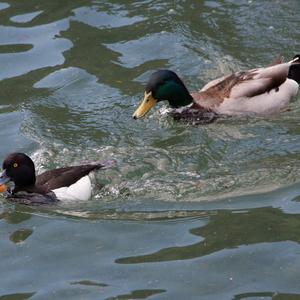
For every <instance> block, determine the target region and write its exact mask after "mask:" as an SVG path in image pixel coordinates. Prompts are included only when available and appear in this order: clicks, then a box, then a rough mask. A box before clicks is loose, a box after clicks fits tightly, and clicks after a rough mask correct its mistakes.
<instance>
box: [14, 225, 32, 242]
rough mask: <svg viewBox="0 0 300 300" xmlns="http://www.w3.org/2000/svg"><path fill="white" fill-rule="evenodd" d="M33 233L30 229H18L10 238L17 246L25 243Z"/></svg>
mask: <svg viewBox="0 0 300 300" xmlns="http://www.w3.org/2000/svg"><path fill="white" fill-rule="evenodd" d="M32 233H33V230H32V229H30V228H22V229H18V230H16V231H14V232H13V233H12V234H11V235H10V236H9V239H10V240H11V241H12V242H14V243H15V244H18V243H21V242H24V241H25V240H26V239H27V238H28V237H29V236H30V235H31V234H32Z"/></svg>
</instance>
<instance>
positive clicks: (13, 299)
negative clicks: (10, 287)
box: [0, 293, 35, 300]
mask: <svg viewBox="0 0 300 300" xmlns="http://www.w3.org/2000/svg"><path fill="white" fill-rule="evenodd" d="M34 294H35V293H17V294H7V295H2V296H1V295H0V300H26V299H30V298H31V297H32V296H33V295H34Z"/></svg>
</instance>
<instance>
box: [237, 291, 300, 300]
mask: <svg viewBox="0 0 300 300" xmlns="http://www.w3.org/2000/svg"><path fill="white" fill-rule="evenodd" d="M257 298H259V299H266V300H267V299H270V300H299V299H300V294H285V293H278V292H257V293H244V294H239V295H236V296H234V298H233V300H242V299H249V300H251V299H257Z"/></svg>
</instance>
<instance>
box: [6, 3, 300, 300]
mask: <svg viewBox="0 0 300 300" xmlns="http://www.w3.org/2000/svg"><path fill="white" fill-rule="evenodd" d="M299 15H300V2H299V1H298V0H289V1H277V0H274V1H267V0H257V1H254V0H253V1H244V0H241V1H232V0H223V1H221V0H220V1H216V0H215V1H213V0H211V1H188V0H187V1H150V0H145V1H100V0H98V1H96V0H94V1H88V0H73V1H69V0H65V1H58V0H51V1H50V0H48V1H46V0H44V1H41V0H26V1H22V0H8V1H6V2H5V3H4V2H0V126H1V130H0V139H1V147H0V159H1V160H3V158H4V157H5V155H7V154H8V153H10V152H14V151H22V152H26V153H27V154H29V155H30V156H32V158H33V160H34V161H35V163H36V165H37V169H38V172H41V171H43V170H46V169H50V168H55V167H59V166H63V165H68V164H75V163H77V162H81V161H84V160H96V159H115V160H116V162H117V165H116V167H114V168H113V169H111V170H106V171H104V172H102V173H98V174H97V175H96V182H97V184H96V190H95V194H94V195H93V198H92V199H91V200H90V201H88V202H85V203H82V202H81V203H74V202H73V203H61V204H59V205H57V206H52V207H26V206H21V205H14V204H12V203H9V202H7V200H6V199H5V198H0V299H1V300H4V299H5V300H20V299H148V298H149V299H204V300H206V299H207V300H216V299H234V300H238V299H251V300H254V299H268V300H269V299H275V300H296V299H300V247H299V242H300V203H299V202H300V181H299V175H300V124H299V115H300V105H299V100H298V101H297V100H296V101H294V102H293V103H291V105H290V110H289V111H287V112H284V113H282V114H281V115H277V116H271V117H269V118H242V119H233V118H228V119H222V120H218V121H217V122H216V123H213V124H210V125H207V126H201V127H196V126H188V125H186V124H182V123H178V122H174V121H173V120H172V119H170V118H168V117H167V115H166V114H164V111H165V106H164V105H159V106H158V107H157V108H156V109H153V111H152V112H151V113H150V115H149V116H148V118H146V119H143V120H138V121H135V120H133V119H132V118H131V115H132V113H133V111H134V109H135V107H136V105H137V103H138V102H139V100H140V98H141V97H142V95H143V87H144V85H145V82H146V81H147V78H148V77H149V75H150V74H151V72H152V71H153V70H155V69H157V68H170V69H172V70H174V71H176V72H177V73H178V74H179V75H180V76H181V77H182V78H183V80H184V81H185V83H186V85H187V86H188V88H189V89H190V90H191V91H192V90H196V89H200V88H201V86H202V85H204V83H205V82H207V81H209V80H211V79H214V78H216V77H218V76H221V75H223V74H227V73H228V72H231V71H236V70H241V69H247V68H253V67H256V66H264V65H267V64H268V63H269V62H270V61H272V60H273V58H274V57H276V56H277V55H278V54H282V55H284V56H285V57H286V58H287V59H289V58H291V57H293V56H294V54H296V53H299V52H300V42H299V36H300V29H299ZM298 99H299V97H298ZM101 184H104V185H105V186H104V188H103V189H100V188H99V186H100V185H101Z"/></svg>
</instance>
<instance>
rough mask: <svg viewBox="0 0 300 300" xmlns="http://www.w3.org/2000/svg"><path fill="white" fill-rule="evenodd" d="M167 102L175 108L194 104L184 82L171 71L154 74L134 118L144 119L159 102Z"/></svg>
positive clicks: (160, 71) (159, 71)
mask: <svg viewBox="0 0 300 300" xmlns="http://www.w3.org/2000/svg"><path fill="white" fill-rule="evenodd" d="M163 100H167V101H169V104H170V106H171V107H173V108H178V107H181V106H185V105H188V104H190V103H192V101H193V98H192V96H191V95H190V93H189V91H188V90H187V88H186V86H185V85H184V83H183V82H182V80H181V79H180V78H179V77H178V76H177V74H176V73H175V72H173V71H170V70H158V71H156V72H154V73H153V74H152V75H151V76H150V79H149V81H148V83H147V85H146V88H145V95H144V100H143V101H142V103H141V104H140V106H139V107H138V108H137V110H136V111H135V113H134V114H133V117H134V118H135V119H138V118H141V117H143V116H144V115H145V114H146V113H147V112H148V111H149V110H150V109H151V108H152V107H153V106H154V105H155V104H156V103H157V102H159V101H163Z"/></svg>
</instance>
